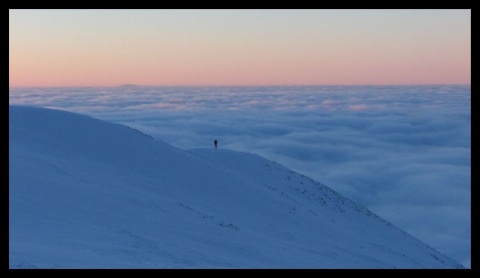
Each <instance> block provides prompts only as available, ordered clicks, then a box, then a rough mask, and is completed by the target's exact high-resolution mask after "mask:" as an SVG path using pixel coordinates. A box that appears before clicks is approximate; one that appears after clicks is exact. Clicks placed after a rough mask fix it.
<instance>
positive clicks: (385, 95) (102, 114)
mask: <svg viewBox="0 0 480 278" xmlns="http://www.w3.org/2000/svg"><path fill="white" fill-rule="evenodd" d="M10 104H20V105H33V106H41V107H49V108H54V109H61V110H67V111H72V112H77V113H82V114H87V115H90V116H93V117H95V118H99V119H104V120H107V121H110V122H116V123H122V124H125V125H127V126H130V127H133V128H136V129H138V130H140V131H142V132H144V133H146V134H149V135H151V136H153V137H154V138H156V139H157V140H161V141H164V142H166V143H169V144H172V145H173V146H176V147H179V148H181V149H190V148H213V140H214V139H217V140H218V142H219V145H218V146H219V148H222V149H232V150H238V151H245V152H249V153H255V154H259V155H261V156H263V157H265V158H267V159H269V160H273V161H276V162H277V163H280V164H282V165H284V166H286V167H289V168H291V169H292V170H294V171H297V172H299V173H301V174H304V175H307V176H309V177H311V178H314V179H315V180H317V181H319V182H321V183H323V184H325V185H327V186H329V187H330V188H332V189H334V190H336V191H337V192H339V193H340V194H342V195H344V196H345V197H348V198H351V199H352V200H354V201H355V202H358V203H360V204H361V205H364V206H366V207H367V208H369V209H370V210H372V211H373V212H374V213H376V214H378V215H379V216H381V217H383V218H385V219H386V220H387V221H389V222H391V223H393V224H394V225H396V226H398V227H400V228H401V229H403V230H405V231H406V232H408V233H410V234H411V235H413V236H415V237H417V238H419V239H420V240H422V241H423V242H425V243H427V244H429V245H431V246H432V247H434V248H435V249H436V250H438V251H440V252H442V253H444V254H446V255H447V256H450V257H451V258H453V259H455V260H457V261H458V262H460V263H462V264H463V265H465V266H467V267H469V266H470V252H471V240H470V237H471V232H470V231H471V203H470V201H471V88H470V86H316V87H305V86H300V87H136V86H121V87H108V88H107V87H99V88H13V89H10Z"/></svg>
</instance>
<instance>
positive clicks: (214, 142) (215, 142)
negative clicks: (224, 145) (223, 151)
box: [213, 139, 218, 149]
mask: <svg viewBox="0 0 480 278" xmlns="http://www.w3.org/2000/svg"><path fill="white" fill-rule="evenodd" d="M213 144H214V145H215V149H216V148H217V144H218V141H217V139H215V141H213Z"/></svg>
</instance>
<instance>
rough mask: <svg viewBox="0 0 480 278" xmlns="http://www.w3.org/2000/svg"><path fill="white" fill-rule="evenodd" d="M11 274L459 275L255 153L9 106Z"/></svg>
mask: <svg viewBox="0 0 480 278" xmlns="http://www.w3.org/2000/svg"><path fill="white" fill-rule="evenodd" d="M9 136H10V148H9V151H10V157H9V166H10V167H9V173H10V185H9V186H10V196H9V200H10V223H9V229H10V253H9V265H10V268H462V266H461V265H460V264H458V263H457V262H455V261H453V260H452V259H450V258H448V257H446V256H444V255H442V254H441V253H439V252H437V251H436V250H434V249H432V248H431V247H429V246H428V245H426V244H424V243H422V242H420V241H419V240H417V239H416V238H414V237H412V236H410V235H408V234H407V233H405V232H403V231H402V230H400V229H398V228H396V227H395V226H393V225H391V224H390V223H389V222H387V221H385V220H383V219H381V218H380V217H378V216H376V215H375V214H374V213H372V212H370V211H369V210H368V209H366V208H364V207H362V206H360V205H358V204H356V203H355V202H354V201H352V200H350V199H348V198H345V197H343V196H341V195H340V194H338V193H336V192H335V191H333V190H331V189H330V188H328V187H327V186H325V185H322V184H320V183H318V182H316V181H314V180H312V179H310V178H308V177H305V176H302V175H300V174H298V173H295V172H293V171H291V170H289V169H287V168H285V167H283V166H281V165H280V164H278V163H275V162H272V161H268V160H265V159H263V158H261V157H260V156H258V155H253V154H248V153H240V152H235V151H230V150H223V149H194V150H189V151H186V150H180V149H177V148H174V147H172V146H170V145H167V144H165V143H162V142H159V141H156V140H153V139H152V138H150V137H149V136H148V135H147V136H146V135H145V134H143V133H139V132H138V131H137V130H134V129H131V128H127V127H125V126H122V125H117V124H111V123H107V122H104V121H100V120H96V119H93V118H90V117H87V116H82V115H78V114H74V113H68V112H64V111H56V110H49V109H43V108H33V107H22V106H10V128H9Z"/></svg>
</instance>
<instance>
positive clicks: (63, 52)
mask: <svg viewBox="0 0 480 278" xmlns="http://www.w3.org/2000/svg"><path fill="white" fill-rule="evenodd" d="M9 31H10V37H9V39H10V40H9V85H10V87H99V86H118V85H122V84H136V85H144V86H278V85H291V86H296V85H430V84H470V83H471V34H470V11H469V10H460V11H442V12H435V11H429V10H426V11H423V12H422V11H394V12H393V13H392V12H389V11H382V10H380V11H335V10H325V11H324V10H322V11H317V10H314V11H305V10H300V11H270V10H266V11H256V10H244V11H232V10H228V11H226V10H220V11H208V10H207V11H196V10H193V11H192V10H189V11H176V10H167V11H149V10H133V11H130V10H123V11H109V10H107V11H104V10H100V11H89V10H79V11H77V10H75V11H70V10H55V11H51V10H10V26H9Z"/></svg>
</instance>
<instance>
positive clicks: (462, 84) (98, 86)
mask: <svg viewBox="0 0 480 278" xmlns="http://www.w3.org/2000/svg"><path fill="white" fill-rule="evenodd" d="M362 86H365V87H385V86H398V87H400V86H471V83H422V84H415V83H412V84H288V85H142V84H119V85H71V86H70V85H66V86H55V85H53V86H9V87H8V88H9V89H27V88H32V89H33V88H114V87H362Z"/></svg>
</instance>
